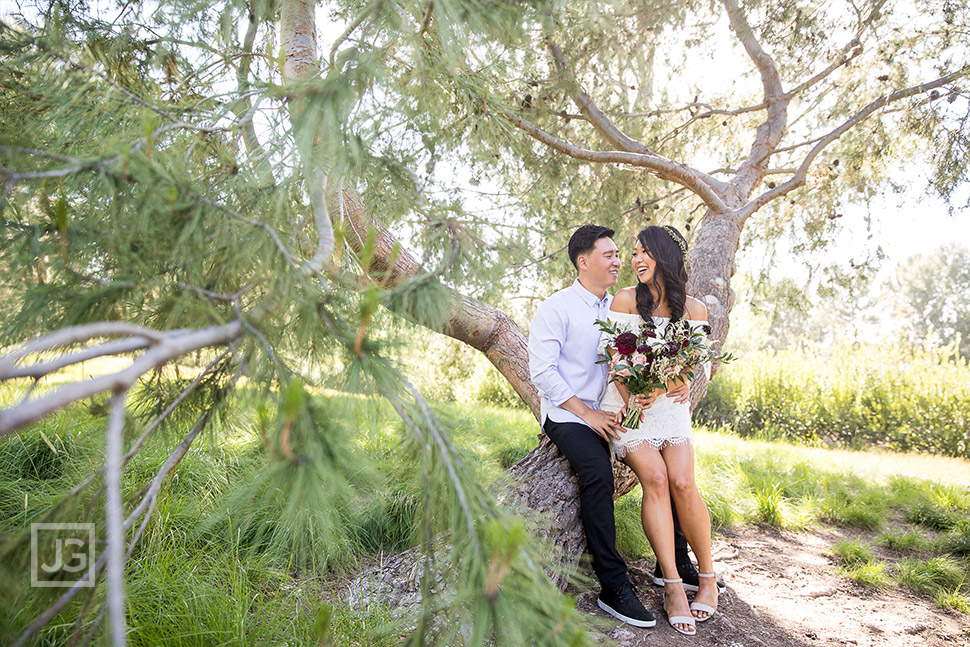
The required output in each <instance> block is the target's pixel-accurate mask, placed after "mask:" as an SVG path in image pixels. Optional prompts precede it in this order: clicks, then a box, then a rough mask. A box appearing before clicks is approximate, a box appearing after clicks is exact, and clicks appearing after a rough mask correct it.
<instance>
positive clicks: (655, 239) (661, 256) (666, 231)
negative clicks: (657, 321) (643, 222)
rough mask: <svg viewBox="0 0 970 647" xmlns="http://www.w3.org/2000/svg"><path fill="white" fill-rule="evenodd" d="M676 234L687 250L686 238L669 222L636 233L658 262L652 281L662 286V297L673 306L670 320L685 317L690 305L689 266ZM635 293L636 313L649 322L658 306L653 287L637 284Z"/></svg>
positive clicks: (644, 247)
mask: <svg viewBox="0 0 970 647" xmlns="http://www.w3.org/2000/svg"><path fill="white" fill-rule="evenodd" d="M674 236H676V237H677V238H679V239H680V240H681V241H682V242H683V244H684V249H687V240H686V239H684V237H683V236H682V235H681V233H680V232H679V231H677V230H676V229H674V228H673V227H671V226H670V225H666V226H665V227H658V226H656V225H651V226H650V227H647V228H646V229H643V230H642V231H640V233H639V234H637V240H638V241H640V244H641V245H642V246H643V249H644V250H645V251H646V252H647V253H648V254H650V257H651V258H653V260H654V261H656V263H657V265H656V267H655V268H654V270H653V280H654V283H657V284H658V285H657V287H658V288H659V287H660V285H663V293H662V295H661V296H662V297H663V298H664V299H665V300H666V301H667V305H668V306H670V320H671V321H677V320H678V319H681V318H683V316H684V312H685V308H686V306H687V268H686V267H685V266H684V253H683V252H682V251H681V247H680V245H678V244H677V242H676V241H675V240H674V238H673V237H674ZM636 294H637V312H639V313H640V316H641V317H643V319H644V320H645V321H650V317H652V316H653V309H654V308H655V307H656V306H657V304H656V303H655V302H654V300H653V294H651V293H650V288H649V287H647V284H646V283H637V289H636Z"/></svg>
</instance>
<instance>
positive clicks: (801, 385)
mask: <svg viewBox="0 0 970 647" xmlns="http://www.w3.org/2000/svg"><path fill="white" fill-rule="evenodd" d="M694 415H695V420H697V421H702V422H706V423H708V424H711V425H714V426H726V427H728V428H730V429H732V430H733V431H734V432H736V433H738V434H740V435H741V436H745V437H755V438H766V439H770V438H780V439H786V440H792V441H797V442H804V443H809V444H825V445H832V446H842V447H850V448H866V447H881V448H885V449H891V450H894V451H920V452H928V453H935V454H943V455H947V456H958V457H963V458H968V457H970V367H968V366H967V360H966V359H964V358H961V357H960V356H959V355H958V354H957V353H956V352H955V351H953V349H950V348H943V349H929V350H923V349H918V348H914V347H908V346H902V345H897V346H890V345H871V346H870V345H863V346H859V347H853V346H849V345H839V346H833V347H830V348H826V349H822V348H818V349H815V350H814V351H811V350H802V351H796V350H789V351H785V352H784V353H776V352H770V351H762V352H758V353H753V354H749V355H746V356H745V357H743V358H741V359H740V360H739V361H737V362H735V363H732V364H730V365H727V366H725V367H723V368H722V369H721V370H720V371H719V372H718V374H717V378H716V379H714V380H712V382H711V384H710V387H709V388H708V393H707V397H706V398H705V399H704V400H702V401H701V404H700V405H699V406H698V408H697V410H696V412H695V414H694Z"/></svg>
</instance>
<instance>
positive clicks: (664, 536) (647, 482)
mask: <svg viewBox="0 0 970 647" xmlns="http://www.w3.org/2000/svg"><path fill="white" fill-rule="evenodd" d="M625 460H626V464H627V465H629V466H630V469H632V470H633V472H634V473H635V474H636V475H637V478H638V479H639V480H640V488H641V489H642V490H643V502H642V505H641V508H640V520H641V522H642V523H643V532H644V534H646V536H647V541H649V542H650V546H651V547H652V548H653V552H654V553H655V554H656V555H657V563H659V564H660V570H661V571H662V572H663V576H664V578H667V579H677V578H678V575H677V563H676V561H675V559H674V521H673V518H672V517H671V513H670V490H669V488H668V487H667V466H666V465H665V463H664V459H663V457H662V456H661V455H660V452H659V451H657V450H656V449H654V448H653V447H651V446H650V445H645V446H643V447H641V448H639V449H637V450H636V451H633V452H630V453H628V454H627V455H626V459H625ZM664 608H665V609H666V610H667V615H669V616H687V615H690V607H689V605H688V602H687V594H686V593H685V592H684V587H683V585H682V584H667V585H665V586H664ZM682 629H685V630H686V626H685V627H682Z"/></svg>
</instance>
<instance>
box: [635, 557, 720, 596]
mask: <svg viewBox="0 0 970 647" xmlns="http://www.w3.org/2000/svg"><path fill="white" fill-rule="evenodd" d="M677 574H678V575H679V576H680V578H681V579H682V580H684V590H685V591H693V592H695V593H696V592H697V588H698V587H697V585H698V584H700V581H701V578H699V577H698V576H697V568H695V567H694V563H693V562H691V561H690V560H688V561H686V562H682V563H680V564H677ZM653 583H654V585H655V586H663V585H664V576H663V573H662V572H661V570H660V564H657V565H656V566H655V567H654V569H653ZM726 590H727V586H725V585H724V582H722V581H721V580H718V581H717V592H718V593H724V591H726Z"/></svg>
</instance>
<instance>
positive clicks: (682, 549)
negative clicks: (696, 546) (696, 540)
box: [670, 497, 691, 568]
mask: <svg viewBox="0 0 970 647" xmlns="http://www.w3.org/2000/svg"><path fill="white" fill-rule="evenodd" d="M670 512H671V513H672V514H673V517H674V556H675V559H676V561H677V567H678V568H681V567H682V566H684V565H686V564H690V563H691V562H690V555H689V554H687V537H685V536H684V531H683V530H681V529H680V519H678V518H677V506H676V505H674V498H673V497H670Z"/></svg>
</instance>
